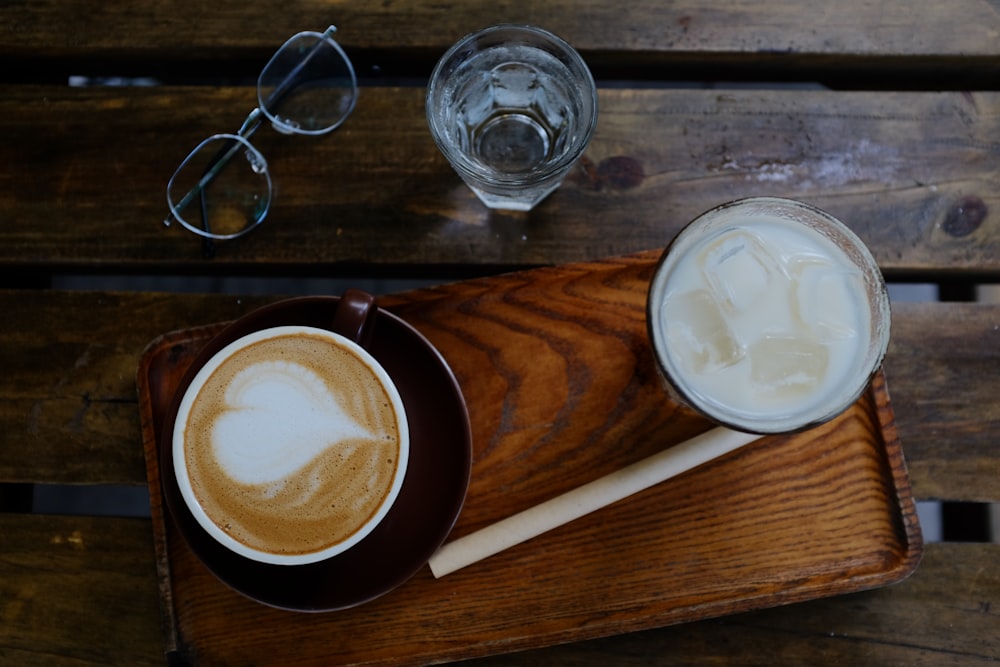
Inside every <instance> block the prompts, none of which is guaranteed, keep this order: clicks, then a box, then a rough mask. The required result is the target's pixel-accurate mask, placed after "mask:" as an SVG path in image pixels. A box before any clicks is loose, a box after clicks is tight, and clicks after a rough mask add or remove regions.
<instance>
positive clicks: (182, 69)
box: [0, 0, 1000, 665]
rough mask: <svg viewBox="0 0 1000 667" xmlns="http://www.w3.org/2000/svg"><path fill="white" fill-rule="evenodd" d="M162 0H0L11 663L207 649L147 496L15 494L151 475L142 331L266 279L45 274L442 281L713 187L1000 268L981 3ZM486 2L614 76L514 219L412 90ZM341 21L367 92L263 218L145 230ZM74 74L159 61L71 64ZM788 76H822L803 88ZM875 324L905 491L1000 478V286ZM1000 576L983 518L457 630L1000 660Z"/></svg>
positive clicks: (639, 657)
mask: <svg viewBox="0 0 1000 667" xmlns="http://www.w3.org/2000/svg"><path fill="white" fill-rule="evenodd" d="M148 4H149V6H137V5H136V4H135V3H130V2H123V1H120V0H114V1H112V2H107V3H102V4H100V5H94V4H93V3H84V2H80V1H78V0H66V1H64V2H61V3H56V4H51V3H49V4H46V3H28V2H14V3H7V4H6V5H5V6H4V8H3V9H0V18H2V21H0V25H2V28H0V62H2V63H3V66H2V67H0V91H2V93H3V94H2V95H0V164H2V165H3V167H2V168H0V211H2V214H3V220H2V222H0V288H2V289H0V312H2V313H3V317H2V318H0V399H2V400H0V510H3V511H2V512H0V663H2V664H11V665H34V664H38V665H42V664H44V665H53V664H65V665H70V664H72V665H81V664H99V665H107V664H122V665H138V664H165V662H166V661H167V660H168V659H169V660H172V661H178V660H180V659H181V658H182V657H191V656H190V655H186V656H182V655H180V654H175V653H171V654H170V655H169V656H167V658H165V648H166V647H167V646H168V644H169V642H168V641H167V640H165V637H167V639H169V636H168V635H169V632H168V631H165V629H164V628H165V625H164V619H166V618H169V616H170V614H169V613H168V612H164V610H162V609H161V601H162V598H161V595H160V593H161V584H162V583H163V582H162V581H161V580H160V579H159V575H158V570H157V551H156V549H154V534H155V533H156V530H155V529H154V528H155V526H154V524H153V522H151V520H149V519H130V518H117V517H108V516H75V515H74V516H55V515H42V514H35V513H31V512H30V503H28V502H25V497H26V496H28V497H30V485H32V484H72V485H108V484H113V485H121V484H125V485H145V484H147V467H146V462H145V459H144V456H143V437H142V432H141V423H140V410H139V405H138V401H137V391H136V374H137V368H138V364H139V360H140V357H141V355H142V353H143V350H144V349H146V346H147V344H149V343H150V341H151V340H153V339H154V338H156V337H157V336H159V335H160V334H163V333H165V332H168V331H173V330H178V329H187V328H190V327H195V326H201V325H209V324H213V323H217V322H221V321H226V320H230V319H233V318H234V317H237V316H239V315H240V314H242V313H245V312H248V311H249V310H251V309H253V308H255V307H257V306H259V305H262V304H264V303H267V302H270V301H273V300H275V299H276V297H273V296H267V297H265V296H253V295H238V296H232V295H222V294H184V293H166V292H132V291H69V290H61V289H55V288H54V287H53V285H57V284H61V283H60V282H59V277H60V276H65V275H80V274H94V275H96V276H98V277H100V276H123V275H124V276H130V275H135V276H147V275H171V276H174V275H181V276H260V277H282V276H293V277H313V278H317V277H323V278H327V277H341V278H346V279H358V280H360V279H368V278H386V277H389V278H417V279H427V280H431V281H438V282H441V283H454V282H456V281H460V280H466V279H469V278H480V277H487V276H497V275H500V274H503V273H505V272H508V271H511V270H521V269H532V268H534V267H546V266H562V265H567V264H571V265H578V264H580V263H587V262H594V261H603V260H605V259H606V258H613V257H619V256H626V255H633V254H634V253H640V252H643V251H651V250H655V249H658V248H662V247H663V246H664V245H665V244H666V243H667V242H668V241H669V240H670V239H671V238H672V236H673V235H674V234H675V233H676V232H677V231H678V230H679V229H680V227H681V226H682V225H683V224H684V223H685V222H687V221H688V220H690V219H691V218H692V217H693V216H695V215H696V214H697V213H699V212H701V211H702V210H704V209H706V208H709V207H711V206H713V205H715V204H718V203H721V202H724V201H727V200H730V199H734V198H737V197H742V196H748V195H776V196H787V197H792V198H796V199H800V200H803V201H807V202H809V203H812V204H815V205H817V206H820V207H821V208H824V209H826V210H828V211H829V212H830V213H832V214H834V215H835V216H837V217H838V218H840V219H841V220H844V221H845V222H846V223H847V224H848V225H849V226H850V227H852V228H853V229H854V230H855V231H856V232H857V233H858V234H859V235H860V236H861V237H862V238H863V239H864V240H865V241H866V242H867V243H868V244H869V246H870V247H871V249H872V251H873V254H874V255H875V257H876V259H877V260H878V261H879V264H880V266H881V267H882V269H883V271H884V272H885V274H886V276H887V278H888V279H889V280H890V281H904V282H929V283H937V284H939V285H941V287H942V294H943V295H945V296H946V297H949V298H952V297H963V296H968V295H969V294H971V293H972V291H971V286H972V285H974V284H976V283H979V282H993V281H996V280H997V279H998V278H1000V231H998V228H997V225H996V222H995V218H996V216H995V214H994V211H996V210H1000V208H998V207H1000V194H998V187H997V186H998V182H1000V173H998V168H997V165H998V157H1000V150H998V146H1000V143H998V141H1000V140H998V137H1000V121H998V117H1000V93H997V92H996V90H997V88H996V81H997V80H998V76H1000V46H998V44H1000V42H998V40H997V34H998V32H1000V17H998V15H997V13H996V11H995V9H996V8H995V7H994V6H993V5H992V4H990V3H987V2H984V1H982V0H956V1H955V2H949V3H934V2H925V1H917V2H904V1H902V0H891V1H889V2H882V3H867V2H859V1H856V0H849V1H847V2H841V3H831V2H818V1H814V0H810V1H807V2H792V1H791V0H775V1H773V2H769V3H766V5H763V4H761V3H755V2H746V3H733V2H711V1H709V2H706V1H700V2H687V1H684V0H682V1H679V2H671V3H661V4H642V3H635V6H632V5H629V4H627V3H626V5H622V4H621V3H617V2H608V1H607V0H580V1H577V2H566V1H563V0H555V1H553V2H548V3H537V2H534V3H531V2H515V3H496V2H480V1H479V0H474V1H470V2H465V3H456V4H454V5H452V4H449V3H444V4H441V3H430V2H421V1H420V0H413V1H407V2H387V3H378V4H376V3H322V2H315V1H313V0H305V1H303V2H297V3H287V2H280V3H279V2H270V1H269V0H263V1H260V2H256V3H252V4H250V5H247V4H246V3H235V2H230V1H229V0H221V1H219V2H214V3H210V4H205V3H193V2H185V1H184V0H178V1H175V2H165V3H148ZM496 22H526V23H533V24H537V25H541V26H543V27H546V28H548V29H550V30H552V31H554V32H556V33H557V34H559V35H561V36H563V37H564V38H566V39H567V40H568V41H569V42H571V43H572V44H574V45H575V46H577V47H578V48H579V50H580V51H581V52H582V54H583V56H584V57H585V59H586V60H587V61H588V62H589V63H590V64H591V66H592V69H593V71H594V73H595V76H596V77H597V79H598V80H599V88H600V90H599V98H600V99H599V102H600V120H599V123H598V127H597V131H596V133H595V135H594V138H593V141H592V143H591V145H590V147H589V148H588V150H587V152H586V156H585V159H584V163H583V164H582V165H581V166H580V168H579V169H578V170H577V171H576V172H575V173H574V175H573V176H572V177H571V178H570V179H569V181H568V182H567V183H566V184H564V186H563V187H562V188H560V189H559V190H558V191H557V192H556V193H555V194H554V195H552V196H551V197H550V198H549V199H548V200H546V201H545V202H544V203H543V204H542V205H541V206H540V207H538V208H537V209H536V210H535V211H533V212H531V213H530V214H505V213H497V212H492V213H491V212H489V211H487V210H485V209H484V208H483V207H482V206H481V205H480V204H479V202H478V201H477V200H476V199H475V198H474V196H473V195H472V194H471V193H470V192H469V191H468V190H467V189H466V188H465V187H464V186H463V185H462V184H461V183H460V181H459V180H458V178H457V177H456V176H455V175H454V174H453V172H452V171H451V170H450V169H449V167H448V165H447V163H446V162H445V161H444V159H443V157H442V156H441V155H440V154H439V153H438V151H437V149H436V148H435V146H434V144H433V142H432V140H431V138H430V135H429V133H428V131H427V127H426V122H425V120H424V115H423V92H424V89H423V85H424V84H425V82H426V77H427V74H428V73H429V71H430V68H431V67H432V66H433V63H434V62H435V61H436V59H437V58H438V57H439V56H440V55H441V53H443V52H444V50H445V49H446V48H447V47H448V46H449V45H450V44H451V43H453V42H454V41H455V40H457V39H458V38H459V37H460V36H462V35H463V34H465V33H467V32H470V31H472V30H474V29H476V28H479V27H482V26H485V25H488V24H491V23H496ZM330 23H334V24H336V25H337V26H338V27H339V29H340V30H339V33H338V40H339V41H340V42H341V44H342V45H343V46H344V48H345V50H346V51H347V52H348V53H349V54H350V56H351V57H352V59H353V60H354V62H355V64H356V66H357V69H358V72H359V75H360V77H361V79H362V83H363V87H362V90H361V95H360V98H359V101H358V106H357V108H356V110H355V111H354V114H353V115H352V116H351V118H350V119H349V120H348V121H347V123H345V124H344V125H343V126H342V127H341V128H340V129H338V130H337V131H336V132H335V133H334V134H332V135H329V136H327V137H324V138H322V139H304V138H287V137H281V136H278V135H277V134H276V133H274V132H272V131H270V130H269V129H264V130H261V131H260V132H259V133H258V135H257V136H256V137H255V138H254V143H255V145H258V147H259V148H261V150H262V151H263V152H264V153H265V155H267V157H268V159H269V161H270V163H271V168H272V172H273V173H274V174H275V178H276V179H278V183H279V192H278V194H277V196H276V198H275V202H274V205H273V208H272V212H271V215H270V217H269V219H268V220H267V221H266V222H265V223H264V225H263V226H262V227H261V228H260V229H259V230H257V231H255V232H254V233H253V234H251V235H250V236H248V237H246V238H245V239H242V240H241V241H239V242H237V243H233V244H230V245H226V246H222V247H220V248H219V249H218V252H217V253H216V255H215V257H214V258H212V259H206V258H204V257H203V255H202V252H201V245H200V244H199V243H198V242H197V241H195V240H194V239H193V238H192V237H191V236H190V235H189V234H186V233H184V232H183V231H182V230H180V229H179V228H176V227H175V228H172V229H169V230H168V229H164V228H163V226H162V224H161V221H162V219H163V217H164V215H165V213H166V210H165V202H164V194H163V193H164V187H165V183H166V180H167V178H169V176H170V174H171V173H172V171H173V169H174V168H175V166H176V164H177V163H178V162H179V161H180V160H181V159H182V158H183V157H184V156H185V154H186V153H187V151H188V150H189V149H190V148H191V147H193V146H194V145H195V144H196V143H197V142H198V141H200V140H201V139H202V138H204V137H206V136H208V135H210V134H213V133H217V132H227V131H234V130H235V129H236V128H237V127H238V125H239V123H240V122H241V121H242V119H243V118H244V116H245V114H246V113H247V112H248V111H249V110H250V109H251V108H252V106H253V104H254V100H255V94H254V91H253V82H254V79H255V77H256V73H257V71H258V70H259V68H260V67H261V66H262V64H263V63H264V62H265V61H266V59H267V57H268V56H269V55H270V53H271V52H273V50H274V49H275V48H276V46H277V45H279V44H280V43H281V42H283V41H284V40H285V39H286V38H287V37H288V36H290V35H291V34H293V33H295V32H297V31H300V30H322V29H323V28H325V27H326V26H327V25H328V24H330ZM71 76H84V77H89V79H88V80H90V81H93V80H94V79H97V78H102V77H151V78H153V79H156V80H157V81H158V82H159V83H160V84H161V85H157V86H152V87H140V86H137V85H126V86H115V87H109V86H84V87H70V86H67V82H68V81H69V79H70V77H71ZM667 81H669V82H681V84H682V85H660V84H661V83H663V82H667ZM705 81H710V82H717V83H716V84H714V85H711V86H707V87H706V86H703V85H702V84H701V83H700V82H705ZM725 82H729V83H728V84H727V83H725ZM749 82H754V83H758V84H760V85H742V84H746V83H749ZM802 82H813V83H820V84H824V85H823V86H810V85H804V86H803V85H788V84H790V83H802ZM525 275H527V276H529V277H528V278H526V280H531V279H532V278H531V276H533V275H537V274H530V273H529V274H525ZM485 279H486V280H490V279H491V278H485ZM426 298H428V295H427V293H426V292H414V293H410V294H397V295H392V296H389V297H385V298H384V299H383V302H384V303H386V304H388V307H389V308H390V309H391V308H392V307H394V306H395V307H401V308H403V309H404V310H405V306H406V304H411V303H414V302H419V301H420V300H422V299H426ZM892 325H893V338H892V343H891V345H890V350H889V354H888V356H887V359H886V362H885V373H886V376H887V378H888V382H889V386H890V387H891V390H892V405H893V408H894V411H895V418H896V428H898V433H899V437H900V440H901V442H902V445H903V449H904V451H905V456H906V460H907V464H908V469H909V478H910V480H911V482H912V489H913V494H914V496H915V497H916V498H917V499H919V500H932V499H933V500H943V501H949V502H958V503H988V502H998V501H1000V475H998V474H997V473H998V470H1000V453H998V449H997V447H996V446H995V433H994V431H993V428H994V426H995V424H996V423H997V420H998V419H1000V399H998V394H997V391H996V389H995V378H996V377H997V376H998V373H1000V354H998V352H997V350H998V349H1000V346H998V342H1000V306H996V305H987V304H982V303H958V302H952V301H947V302H934V303H920V304H903V303H899V304H895V307H894V310H893V322H892ZM499 427H500V424H499V422H498V423H497V424H496V428H499ZM484 428H489V424H486V425H485V426H484ZM524 585H530V584H528V583H525V584H524ZM998 598H1000V545H998V544H995V543H985V542H942V543H932V544H927V545H926V546H925V547H924V551H923V560H922V562H921V563H920V565H919V567H918V568H917V570H916V572H915V573H914V574H913V575H912V576H910V577H909V578H907V579H906V580H905V581H902V582H900V583H896V584H893V585H891V586H888V587H883V588H878V589H876V590H870V591H866V592H858V593H850V594H847V595H838V596H833V597H822V598H819V599H813V600H809V601H805V602H800V603H797V604H791V605H786V606H779V607H775V608H769V609H763V610H758V611H751V612H745V613H739V614H735V615H726V616H722V617H719V618H715V619H709V620H702V621H699V622H694V623H687V624H682V625H672V626H668V627H662V628H650V629H646V630H642V631H641V632H625V631H626V630H632V629H634V628H636V627H641V625H636V624H629V623H624V622H623V623H622V624H621V626H620V627H621V632H620V633H619V632H602V634H610V635H612V636H608V637H606V638H597V639H588V638H589V637H593V636H594V634H593V633H591V632H588V630H587V627H586V625H581V626H580V627H579V630H578V632H576V634H574V633H573V632H567V633H564V634H563V635H562V638H561V640H562V641H570V643H564V644H561V645H558V646H549V647H543V646H542V643H541V642H538V643H536V645H537V646H539V647H538V648H532V650H530V651H527V652H520V653H509V654H508V653H505V652H506V651H507V650H508V649H509V648H527V647H530V646H531V644H530V643H523V644H520V645H518V644H512V645H509V646H508V645H505V644H504V643H503V642H501V641H499V638H498V640H497V641H495V642H494V643H492V644H491V643H490V638H488V637H487V638H484V640H483V642H482V643H481V644H480V645H479V647H478V648H477V649H476V650H475V651H473V652H470V653H469V654H468V655H469V656H470V657H471V656H482V655H484V654H485V653H495V654H498V655H495V656H494V657H487V658H480V660H481V662H479V663H478V664H484V665H486V664H489V665H515V664H517V665H520V664H531V665H538V664H551V665H565V664H575V665H606V664H613V665H631V664H634V665H649V664H663V665H674V664H685V665H696V664H698V665H718V664H733V665H744V664H745V665H750V664H788V665H799V664H907V665H941V664H985V663H991V662H994V661H997V660H1000V616H998V609H1000V604H998V602H1000V599H998ZM531 622H532V620H531V619H530V618H525V619H523V623H524V626H525V627H526V628H530V627H531ZM168 630H169V628H168ZM573 640H578V641H573ZM483 646H487V647H489V650H484V649H483ZM448 657H449V659H452V658H455V657H463V656H462V654H461V650H452V651H449V652H448ZM424 659H425V660H427V659H432V658H427V657H426V656H425V658H424ZM196 664H197V663H196Z"/></svg>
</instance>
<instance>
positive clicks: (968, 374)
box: [0, 287, 1000, 501]
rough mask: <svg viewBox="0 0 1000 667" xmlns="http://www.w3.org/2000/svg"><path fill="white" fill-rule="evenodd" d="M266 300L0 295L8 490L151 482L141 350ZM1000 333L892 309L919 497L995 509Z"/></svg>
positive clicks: (892, 358)
mask: <svg viewBox="0 0 1000 667" xmlns="http://www.w3.org/2000/svg"><path fill="white" fill-rule="evenodd" d="M448 290H449V288H448V287H443V288H441V290H437V291H434V292H412V293H406V294H404V295H402V296H394V297H393V298H394V299H396V302H397V303H400V302H403V301H406V300H413V301H419V300H420V299H422V298H438V297H440V296H441V295H442V294H443V295H447V294H448ZM271 300H274V298H273V297H272V298H268V297H255V298H238V297H232V296H223V295H213V296H195V295H162V294H148V293H145V294H130V293H78V292H44V293H40V292H37V291H31V290H23V291H17V290H15V291H6V292H0V312H4V313H5V317H4V318H3V319H2V320H0V359H2V365H3V368H4V372H3V373H0V480H2V481H8V482H62V483H128V484H141V483H144V480H145V465H144V462H143V459H142V448H141V442H142V438H141V434H140V428H139V415H138V408H137V404H136V393H135V373H136V368H137V366H138V360H139V357H140V355H141V353H142V350H143V349H144V347H145V345H146V344H147V343H148V342H149V341H151V340H152V339H153V338H154V337H156V336H157V335H159V334H161V333H164V332H166V331H169V330H174V329H182V328H187V327H190V326H196V325H202V324H209V323H214V322H218V321H224V320H228V319H232V318H234V317H236V316H238V315H239V314H241V313H244V312H247V311H249V310H250V309H252V308H253V307H255V306H257V305H261V304H263V303H265V302H268V301H271ZM127 314H131V315H132V317H131V319H129V320H128V323H127V324H126V323H125V319H124V318H125V317H126V316H127ZM417 325H418V326H419V323H417ZM998 326H1000V306H994V305H983V304H978V305H974V304H943V303H932V304H897V305H896V306H895V309H894V314H893V338H892V342H891V344H890V350H889V354H888V357H887V359H886V373H887V377H888V384H889V391H890V394H891V396H892V403H893V408H894V410H895V413H896V420H897V422H898V427H899V431H900V437H901V439H902V442H903V448H904V451H905V453H906V457H907V461H908V465H909V468H910V474H911V481H912V483H913V489H914V494H915V496H916V497H917V498H920V499H928V498H941V499H947V500H970V501H987V500H989V501H997V500H1000V479H998V477H997V475H996V474H995V471H996V470H997V469H1000V458H998V454H997V450H996V448H995V447H993V437H994V430H995V429H994V428H993V425H994V424H996V421H997V419H998V415H1000V402H998V397H997V394H996V391H995V387H994V383H993V380H992V378H995V377H997V376H998V375H1000V353H998V352H997V350H998V349H1000V346H998V345H997V341H996V337H997V336H998V335H1000V333H998V329H997V327H998ZM26 449H30V451H31V452H32V456H31V457H30V458H25V457H24V456H22V455H21V452H23V451H26Z"/></svg>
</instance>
